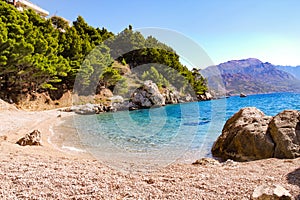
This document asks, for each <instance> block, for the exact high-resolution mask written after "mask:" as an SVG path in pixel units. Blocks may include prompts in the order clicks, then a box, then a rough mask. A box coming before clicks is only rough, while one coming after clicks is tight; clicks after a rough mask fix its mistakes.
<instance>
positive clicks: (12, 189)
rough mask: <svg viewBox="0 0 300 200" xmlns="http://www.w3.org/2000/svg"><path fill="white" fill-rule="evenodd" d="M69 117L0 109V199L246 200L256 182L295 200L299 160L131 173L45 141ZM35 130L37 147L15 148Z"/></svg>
mask: <svg viewBox="0 0 300 200" xmlns="http://www.w3.org/2000/svg"><path fill="white" fill-rule="evenodd" d="M59 114H61V115H62V116H61V117H57V116H58V115H59ZM71 115H73V113H64V112H62V113H60V112H59V111H57V110H50V111H38V112H26V111H21V110H1V111H0V121H1V136H3V135H6V136H7V140H1V142H0V148H1V153H0V163H1V164H0V166H1V167H0V177H1V179H0V185H1V187H0V198H2V199H24V198H43V199H57V198H60V199H61V198H62V199H65V198H82V199H89V198H95V199H107V198H108V199H123V198H126V199H136V198H141V199H153V198H154V199H162V198H172V199H182V198H183V197H185V198H187V199H199V198H205V199H216V198H218V199H236V198H238V199H243V198H244V199H249V198H250V196H251V194H252V192H253V190H254V189H255V188H256V187H257V186H258V185H260V184H281V185H282V186H283V187H284V188H286V189H287V190H289V191H290V193H291V194H292V195H293V196H295V198H299V196H297V195H299V193H300V188H299V187H300V169H299V166H300V158H298V159H293V160H284V159H283V160H279V159H266V160H259V161H252V162H246V163H237V162H233V161H229V162H225V163H218V162H214V161H212V160H209V162H207V163H205V162H204V163H203V164H200V165H192V164H176V163H174V164H171V165H169V166H167V167H164V168H161V169H159V170H157V171H155V172H149V173H142V172H140V173H135V174H130V172H120V171H118V170H115V169H112V168H111V167H110V166H107V165H105V164H103V163H101V162H99V161H98V160H96V159H95V158H93V157H92V156H91V155H90V154H88V153H84V152H82V153H78V152H74V153H72V151H70V152H69V151H68V152H65V151H61V150H59V149H57V148H55V147H54V146H53V145H52V144H51V143H49V141H48V138H49V137H50V136H51V134H52V133H51V126H52V127H53V126H54V125H55V124H57V123H60V122H61V121H62V120H63V119H64V118H65V117H68V116H71ZM34 129H38V130H40V131H41V133H42V146H25V147H22V146H19V145H16V144H15V142H16V141H17V140H18V139H19V138H20V137H23V136H24V135H25V134H26V133H28V132H30V131H32V130H34ZM275 168H276V170H273V169H275Z"/></svg>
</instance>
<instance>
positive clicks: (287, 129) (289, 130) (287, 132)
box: [268, 110, 300, 158]
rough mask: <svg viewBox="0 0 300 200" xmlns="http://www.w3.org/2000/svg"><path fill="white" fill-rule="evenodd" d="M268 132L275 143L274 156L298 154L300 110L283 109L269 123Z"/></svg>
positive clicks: (299, 154)
mask: <svg viewBox="0 0 300 200" xmlns="http://www.w3.org/2000/svg"><path fill="white" fill-rule="evenodd" d="M268 132H269V133H270V135H271V136H272V138H273V140H274V143H275V144H276V145H275V151H274V157H275V158H296V157H299V156H300V112H299V111H296V110H285V111H283V112H281V113H279V114H278V115H276V116H275V117H274V118H273V119H272V120H271V122H270V124H269V130H268Z"/></svg>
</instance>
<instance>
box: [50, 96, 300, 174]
mask: <svg viewBox="0 0 300 200" xmlns="http://www.w3.org/2000/svg"><path fill="white" fill-rule="evenodd" d="M299 100H300V94H294V93H276V94H261V95H250V96H248V97H246V98H240V97H238V96H236V97H230V98H224V99H218V100H213V101H204V102H193V103H185V104H177V105H168V106H165V107H161V108H152V109H144V110H136V111H122V112H116V113H105V114H100V115H88V116H86V115H85V116H81V115H76V116H75V117H72V118H68V119H67V120H66V121H65V122H64V123H62V124H61V125H59V126H57V127H55V128H54V132H55V134H54V136H53V137H52V138H51V141H52V142H53V143H56V144H57V145H58V147H60V148H62V149H65V150H73V151H88V152H90V153H91V154H92V155H93V156H94V157H95V158H97V159H99V160H100V161H103V162H105V163H107V164H110V165H112V166H114V167H118V168H123V169H124V168H125V169H138V170H140V169H141V168H143V169H152V168H155V167H158V166H165V165H168V164H170V163H172V162H192V161H194V160H196V159H198V158H200V157H210V156H211V153H210V149H211V147H212V145H213V142H214V141H215V140H216V139H217V137H218V136H219V135H220V134H221V132H222V128H223V125H224V124H225V122H226V120H227V119H228V118H229V117H230V116H232V115H233V114H234V113H236V112H237V111H238V110H239V109H241V108H243V107H257V108H258V109H260V110H262V111H263V112H264V113H265V114H266V115H276V114H277V113H279V112H281V111H283V110H285V109H295V110H300V103H299Z"/></svg>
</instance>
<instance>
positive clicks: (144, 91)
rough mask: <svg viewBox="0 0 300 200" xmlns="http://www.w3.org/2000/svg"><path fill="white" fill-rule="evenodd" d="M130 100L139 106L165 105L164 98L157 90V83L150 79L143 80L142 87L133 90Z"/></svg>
mask: <svg viewBox="0 0 300 200" xmlns="http://www.w3.org/2000/svg"><path fill="white" fill-rule="evenodd" d="M131 100H132V103H134V104H135V105H137V106H138V107H139V108H150V107H152V106H164V105H165V98H164V97H163V95H162V94H161V93H160V92H159V90H158V87H157V85H156V84H155V83H153V82H152V81H150V80H148V81H145V82H144V84H143V86H142V87H140V88H138V89H136V90H135V92H134V93H133V94H132V97H131Z"/></svg>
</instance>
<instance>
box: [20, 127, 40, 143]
mask: <svg viewBox="0 0 300 200" xmlns="http://www.w3.org/2000/svg"><path fill="white" fill-rule="evenodd" d="M16 144H18V145H21V146H27V145H30V146H33V145H35V146H40V145H41V132H40V131H38V130H34V131H32V132H31V133H28V134H26V135H25V136H24V137H22V138H21V139H19V140H18V141H17V142H16Z"/></svg>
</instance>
